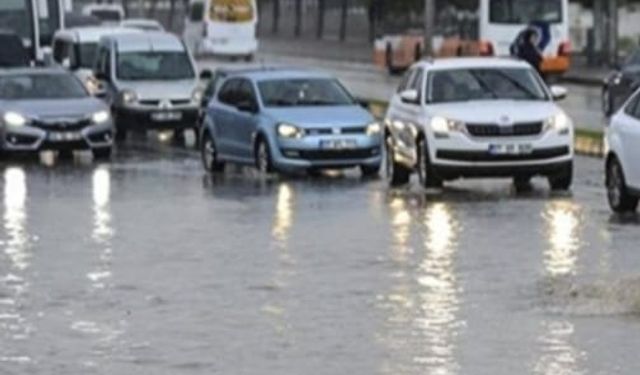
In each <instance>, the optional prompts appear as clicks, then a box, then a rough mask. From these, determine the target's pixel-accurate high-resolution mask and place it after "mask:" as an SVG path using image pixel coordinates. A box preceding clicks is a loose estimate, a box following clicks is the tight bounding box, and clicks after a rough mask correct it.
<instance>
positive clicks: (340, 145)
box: [320, 139, 358, 150]
mask: <svg viewBox="0 0 640 375" xmlns="http://www.w3.org/2000/svg"><path fill="white" fill-rule="evenodd" d="M357 146H358V144H357V143H356V141H355V140H352V139H332V140H328V141H320V148H321V149H323V150H348V149H353V148H356V147H357Z"/></svg>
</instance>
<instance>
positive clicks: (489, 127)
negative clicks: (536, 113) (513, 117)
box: [467, 122, 544, 137]
mask: <svg viewBox="0 0 640 375" xmlns="http://www.w3.org/2000/svg"><path fill="white" fill-rule="evenodd" d="M543 127H544V124H543V123H542V122H525V123H519V124H514V125H511V126H500V125H496V124H467V131H468V132H469V134H471V135H472V136H474V137H524V136H532V135H538V134H540V133H542V129H543Z"/></svg>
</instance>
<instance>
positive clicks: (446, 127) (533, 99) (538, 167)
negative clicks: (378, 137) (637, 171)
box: [385, 58, 574, 190]
mask: <svg viewBox="0 0 640 375" xmlns="http://www.w3.org/2000/svg"><path fill="white" fill-rule="evenodd" d="M566 95H567V90H566V89H564V88H562V87H552V88H551V89H548V88H547V86H546V85H545V83H544V82H543V81H542V79H541V78H540V76H539V75H538V74H537V73H536V72H535V70H534V69H532V68H531V67H530V66H529V65H528V64H527V63H525V62H521V61H516V60H512V59H499V58H456V59H442V60H435V61H423V62H419V63H416V64H415V65H414V66H413V67H412V68H411V69H410V70H409V71H408V73H407V74H406V76H405V77H404V79H403V81H402V83H401V84H400V87H399V88H398V90H397V92H396V93H395V94H394V96H393V98H392V100H391V103H390V106H389V109H388V112H387V115H386V119H385V144H386V149H387V163H386V164H387V176H388V177H389V180H390V183H391V184H392V185H401V184H406V183H408V182H409V179H410V176H411V173H412V172H414V171H415V172H417V173H418V175H419V177H420V181H421V183H422V184H423V186H425V187H436V188H437V187H441V186H442V184H443V181H446V180H453V179H457V178H461V177H510V178H513V180H514V183H515V186H516V188H517V189H518V190H525V189H527V188H528V187H529V186H530V180H531V178H532V177H534V176H545V177H547V178H548V180H549V183H550V185H551V188H552V189H553V190H568V189H569V188H570V187H571V183H572V179H573V155H574V150H573V139H574V129H573V124H572V121H571V119H570V118H569V117H568V116H567V115H566V114H565V112H564V111H563V110H562V109H561V108H560V107H559V106H558V105H556V103H555V101H557V100H561V99H563V98H564V97H566Z"/></svg>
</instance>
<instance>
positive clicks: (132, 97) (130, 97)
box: [120, 90, 138, 104]
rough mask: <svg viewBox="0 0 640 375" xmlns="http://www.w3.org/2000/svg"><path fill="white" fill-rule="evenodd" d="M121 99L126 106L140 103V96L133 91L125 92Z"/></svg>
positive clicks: (122, 93) (121, 94)
mask: <svg viewBox="0 0 640 375" xmlns="http://www.w3.org/2000/svg"><path fill="white" fill-rule="evenodd" d="M120 97H121V98H122V102H123V103H124V104H134V103H135V102H137V101H138V94H136V93H135V92H134V91H131V90H124V91H122V92H121V93H120Z"/></svg>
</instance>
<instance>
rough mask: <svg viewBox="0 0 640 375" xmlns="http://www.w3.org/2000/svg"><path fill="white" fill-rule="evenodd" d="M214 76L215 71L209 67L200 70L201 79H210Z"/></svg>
mask: <svg viewBox="0 0 640 375" xmlns="http://www.w3.org/2000/svg"><path fill="white" fill-rule="evenodd" d="M212 78H213V72H211V70H209V69H203V70H202V71H201V72H200V80H201V81H210V80H211V79H212Z"/></svg>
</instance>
